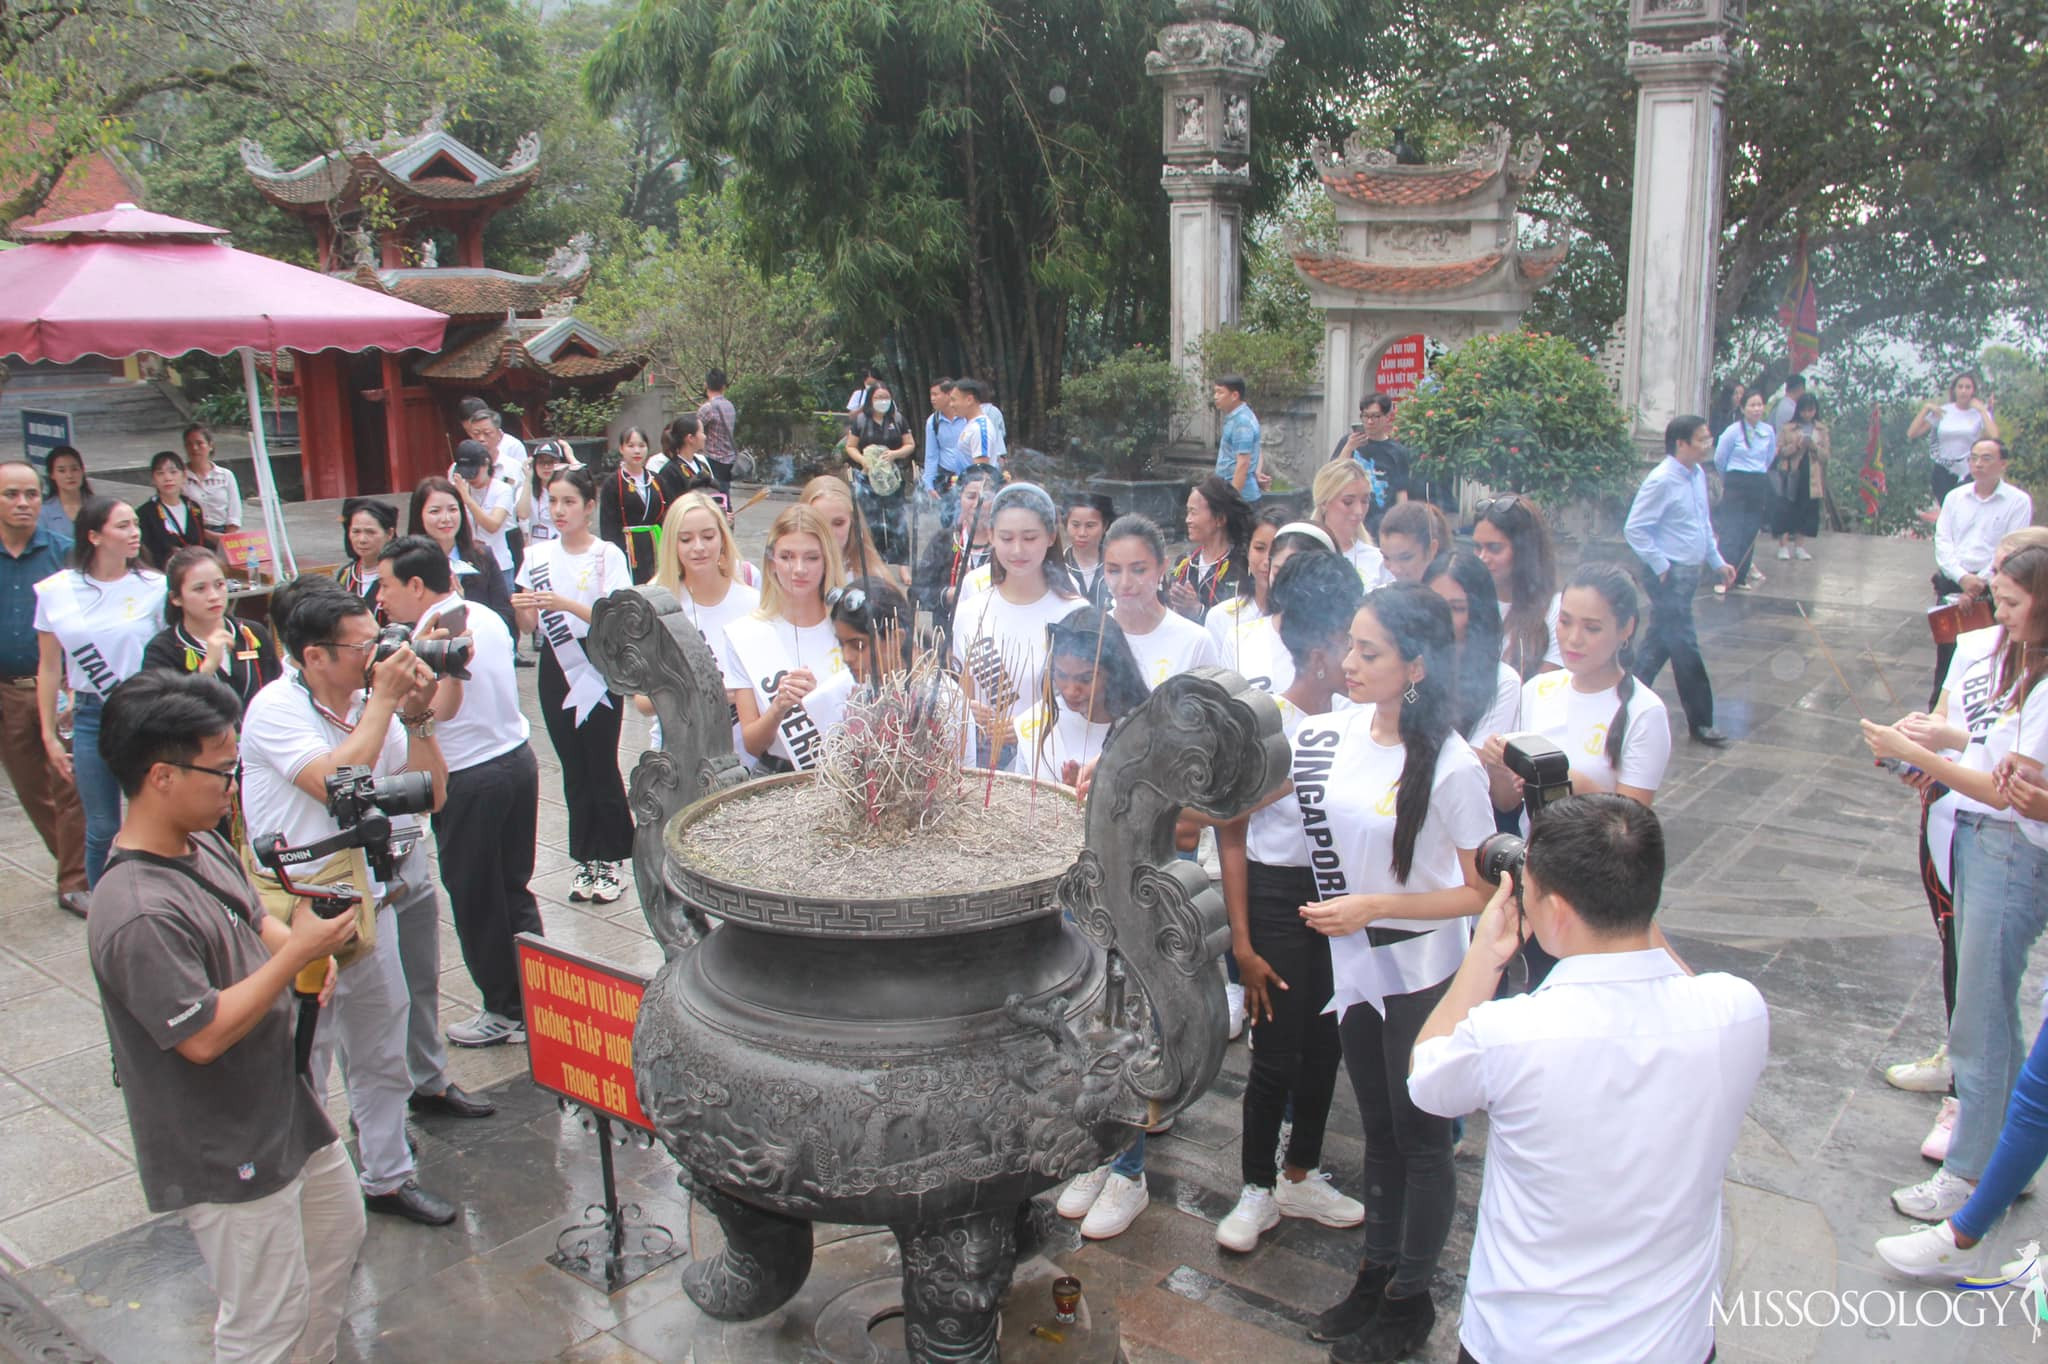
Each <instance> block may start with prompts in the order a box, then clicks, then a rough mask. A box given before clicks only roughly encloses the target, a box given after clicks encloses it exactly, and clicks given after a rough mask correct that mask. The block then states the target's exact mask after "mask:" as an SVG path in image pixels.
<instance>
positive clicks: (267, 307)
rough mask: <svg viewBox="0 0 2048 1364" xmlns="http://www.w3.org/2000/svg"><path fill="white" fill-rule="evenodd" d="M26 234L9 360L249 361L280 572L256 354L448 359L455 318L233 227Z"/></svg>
mask: <svg viewBox="0 0 2048 1364" xmlns="http://www.w3.org/2000/svg"><path fill="white" fill-rule="evenodd" d="M22 230H23V232H25V233H30V234H34V235H36V236H39V237H43V238H45V239H46V240H44V241H38V242H35V243H33V244H31V245H28V246H22V247H18V248H16V249H15V250H12V251H4V252H0V356H5V355H18V356H20V357H22V358H23V359H24V360H30V361H34V360H54V361H58V362H65V361H71V360H77V359H80V358H82V357H84V356H88V355H102V356H106V357H107V358H109V359H119V358H121V357H123V356H128V355H133V354H135V353H136V352H138V351H151V352H154V353H155V354H158V355H166V356H170V355H183V354H185V353H186V352H188V351H195V350H196V351H204V352H205V353H207V354H208V355H226V354H227V353H228V352H230V351H240V352H241V355H242V381H243V383H244V384H245V385H246V386H247V388H248V391H249V414H250V431H249V448H250V450H251V451H252V452H253V453H254V455H255V459H256V482H257V486H258V489H259V490H260V492H261V495H262V501H263V524H264V528H265V529H266V530H267V531H268V532H269V533H270V542H271V546H272V552H273V554H274V555H275V556H276V559H277V567H278V571H279V573H280V574H286V573H291V572H296V571H297V564H296V562H295V561H294V559H293V557H292V552H291V544H290V542H289V541H288V540H286V538H285V534H284V516H283V511H282V508H281V506H280V504H279V499H278V493H277V483H276V480H275V479H273V478H272V476H271V472H270V457H269V450H268V447H267V446H266V445H265V443H264V439H263V420H262V413H263V406H262V401H261V395H260V393H259V390H258V387H257V382H256V354H255V353H256V352H257V351H259V350H266V351H275V350H283V349H289V350H301V351H322V350H343V351H364V350H372V349H374V350H387V351H398V350H438V349H439V348H440V346H441V340H442V332H443V329H444V328H445V327H446V326H447V322H448V319H447V317H446V315H444V314H442V313H437V312H435V311H434V310H433V309H431V308H422V307H420V306H418V305H417V304H413V303H407V302H405V301H403V300H402V299H396V298H392V297H390V296H388V295H385V294H380V293H376V292H374V291H372V290H369V289H364V288H361V287H359V286H357V285H354V284H350V283H349V282H348V281H346V280H338V279H334V278H332V277H330V276H327V275H322V274H317V273H315V272H314V271H311V270H303V269H300V268H299V267H298V266H296V265H288V264H286V263H285V262H283V261H279V260H272V259H270V258H269V257H268V256H258V255H254V254H251V253H250V252H247V251H237V250H236V249H235V248H233V247H231V246H229V245H227V244H226V243H225V242H224V241H222V240H221V238H222V237H224V236H226V235H227V234H226V233H225V232H224V231H223V230H222V229H220V228H217V227H208V226H206V225H205V224H203V223H193V222H186V221H185V220H184V219H182V218H171V217H167V216H165V215H164V214H161V213H150V212H147V211H145V210H143V209H139V208H137V207H136V206H135V205H133V204H117V205H115V206H114V207H113V208H111V209H109V210H107V211H106V212H103V213H89V214H86V215H85V216H83V217H78V218H66V219H64V220H63V221H61V222H54V223H45V224H44V225H43V226H41V227H30V228H24V229H22Z"/></svg>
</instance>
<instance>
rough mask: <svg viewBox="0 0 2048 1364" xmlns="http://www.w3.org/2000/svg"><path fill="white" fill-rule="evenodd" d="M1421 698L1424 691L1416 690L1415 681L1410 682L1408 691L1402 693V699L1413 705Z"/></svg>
mask: <svg viewBox="0 0 2048 1364" xmlns="http://www.w3.org/2000/svg"><path fill="white" fill-rule="evenodd" d="M1421 699H1422V693H1421V692H1419V691H1417V690H1415V684H1414V683H1413V682H1410V683H1409V684H1408V690H1407V691H1404V692H1402V693H1401V700H1402V701H1403V702H1405V703H1406V704H1408V705H1411V706H1412V705H1414V704H1415V703H1416V702H1417V701H1420V700H1421Z"/></svg>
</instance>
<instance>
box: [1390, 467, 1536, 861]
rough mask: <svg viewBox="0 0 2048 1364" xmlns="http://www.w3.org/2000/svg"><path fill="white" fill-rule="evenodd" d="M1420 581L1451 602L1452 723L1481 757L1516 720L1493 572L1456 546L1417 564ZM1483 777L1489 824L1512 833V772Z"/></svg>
mask: <svg viewBox="0 0 2048 1364" xmlns="http://www.w3.org/2000/svg"><path fill="white" fill-rule="evenodd" d="M1402 505H1403V506H1406V505H1407V504H1406V503H1403V504H1402ZM1396 510H1399V508H1396ZM1388 515H1389V516H1391V515H1393V513H1392V512H1389V513H1388ZM1422 585H1423V586H1424V587H1427V588H1428V589H1429V590H1430V591H1432V592H1434V593H1436V594H1437V595H1438V596H1439V597H1442V598H1443V599H1444V602H1445V604H1446V605H1448V606H1449V607H1450V608H1451V631H1452V634H1453V635H1454V636H1455V637H1456V639H1457V641H1458V647H1457V660H1456V663H1455V664H1454V668H1455V672H1456V680H1455V682H1454V683H1453V685H1452V687H1451V695H1452V698H1453V704H1454V707H1455V717H1456V718H1455V721H1454V723H1455V724H1456V726H1457V730H1458V733H1460V734H1462V735H1464V736H1465V742H1467V743H1469V744H1471V745H1472V747H1473V748H1474V749H1475V750H1476V751H1478V752H1479V753H1480V754H1481V755H1482V760H1483V757H1484V754H1485V752H1486V749H1487V741H1488V740H1489V739H1491V738H1493V736H1494V735H1496V734H1512V733H1514V732H1515V730H1516V729H1517V728H1518V727H1519V726H1520V725H1521V722H1522V675H1521V674H1520V673H1518V672H1516V671H1515V670H1514V669H1513V668H1511V667H1509V666H1508V665H1507V664H1506V663H1505V662H1503V661H1502V660H1501V656H1500V599H1499V598H1498V597H1496V596H1495V595H1494V593H1493V575H1492V574H1490V573H1488V572H1487V571H1486V565H1485V564H1484V563H1482V562H1481V561H1480V558H1479V556H1478V555H1476V554H1474V553H1473V552H1472V551H1471V550H1468V549H1461V550H1458V551H1456V552H1455V553H1451V554H1445V555H1442V556H1440V557H1438V558H1436V559H1434V560H1432V561H1431V562H1430V564H1429V566H1428V567H1427V568H1426V569H1424V570H1423V576H1422ZM1486 782H1487V786H1488V788H1489V791H1490V794H1491V795H1492V798H1493V804H1494V810H1495V818H1494V823H1495V825H1496V826H1497V827H1498V828H1499V829H1500V831H1501V832H1502V833H1514V832H1515V831H1517V830H1518V829H1519V828H1520V827H1521V823H1520V812H1519V811H1518V810H1517V809H1516V808H1515V802H1516V801H1517V800H1518V799H1519V798H1520V787H1519V786H1518V785H1517V784H1516V782H1515V776H1514V774H1513V773H1512V772H1510V771H1508V770H1507V768H1506V767H1505V766H1502V765H1501V764H1499V763H1497V762H1489V763H1487V765H1486Z"/></svg>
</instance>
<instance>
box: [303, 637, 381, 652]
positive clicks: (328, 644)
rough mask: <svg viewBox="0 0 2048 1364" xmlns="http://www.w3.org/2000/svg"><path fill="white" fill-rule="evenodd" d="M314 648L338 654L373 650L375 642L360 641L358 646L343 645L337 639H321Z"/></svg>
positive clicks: (372, 640)
mask: <svg viewBox="0 0 2048 1364" xmlns="http://www.w3.org/2000/svg"><path fill="white" fill-rule="evenodd" d="M314 647H315V648H320V649H333V650H335V651H336V652H339V651H340V650H343V649H374V648H376V647H377V641H376V640H374V639H366V640H364V641H362V642H361V643H360V644H343V643H342V642H341V641H340V640H338V639H323V640H321V641H320V643H319V644H317V645H315V646H314Z"/></svg>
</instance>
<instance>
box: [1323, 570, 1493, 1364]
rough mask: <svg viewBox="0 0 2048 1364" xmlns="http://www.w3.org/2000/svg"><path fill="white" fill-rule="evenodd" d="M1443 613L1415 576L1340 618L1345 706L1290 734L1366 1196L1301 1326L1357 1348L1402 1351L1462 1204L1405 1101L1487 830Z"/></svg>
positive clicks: (1414, 1343)
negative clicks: (1456, 717)
mask: <svg viewBox="0 0 2048 1364" xmlns="http://www.w3.org/2000/svg"><path fill="white" fill-rule="evenodd" d="M1454 644H1455V640H1454V637H1453V635H1452V631H1451V609H1450V607H1449V605H1448V604H1446V603H1445V601H1444V599H1443V598H1442V597H1440V596H1438V595H1437V594H1436V593H1434V592H1431V591H1430V590H1429V589H1428V588H1426V587H1420V586H1416V585H1413V584H1409V583H1401V584H1397V585H1396V586H1393V587H1385V588H1381V589H1380V590H1379V591H1377V592H1374V593H1372V594H1371V595H1370V596H1368V597H1367V598H1366V600H1365V605H1364V606H1363V607H1361V608H1360V609H1359V612H1358V614H1357V615H1356V616H1355V617H1354V618H1353V619H1352V623H1351V651H1350V652H1349V653H1348V654H1346V655H1345V658H1344V679H1345V684H1346V688H1347V691H1348V693H1349V695H1350V697H1351V700H1352V702H1353V705H1352V707H1351V708H1350V709H1346V710H1342V711H1336V712H1333V713H1332V714H1330V715H1328V716H1323V717H1318V718H1316V719H1314V720H1305V721H1303V722H1302V725H1301V728H1300V729H1298V730H1297V731H1296V732H1295V735H1294V795H1295V800H1296V802H1297V804H1298V805H1299V807H1300V811H1301V816H1302V827H1303V830H1304V832H1305V834H1306V836H1307V838H1308V842H1309V848H1310V865H1311V867H1312V868H1313V869H1314V871H1315V876H1316V890H1317V893H1318V894H1319V895H1320V896H1321V897H1322V898H1321V899H1320V900H1318V901H1317V902H1316V903H1314V904H1310V905H1306V906H1304V907H1303V909H1302V911H1301V913H1302V917H1303V919H1305V920H1306V921H1307V922H1308V925H1309V927H1311V928H1313V929H1315V930H1316V931H1317V932H1319V933H1322V934H1324V935H1325V936H1327V937H1328V938H1329V939H1330V958H1331V968H1332V969H1331V974H1332V978H1333V981H1334V987H1335V991H1334V993H1335V1000H1336V1007H1337V1010H1338V1015H1339V1018H1340V1020H1341V1021H1340V1022H1339V1024H1338V1028H1339V1031H1340V1033H1341V1035H1342V1038H1343V1043H1344V1064H1345V1069H1346V1070H1348V1071H1349V1072H1350V1075H1351V1085H1352V1088H1353V1090H1354V1091H1355V1092H1356V1094H1357V1096H1358V1111H1359V1116H1360V1118H1361V1120H1362V1122H1363V1125H1364V1128H1365V1179H1364V1187H1366V1188H1367V1189H1370V1190H1372V1191H1373V1199H1372V1204H1371V1207H1370V1209H1369V1216H1368V1217H1367V1219H1366V1227H1365V1255H1364V1259H1363V1263H1362V1264H1361V1266H1360V1268H1359V1273H1358V1278H1357V1281H1356V1282H1355V1284H1354V1285H1353V1287H1352V1290H1351V1292H1350V1294H1349V1295H1348V1296H1347V1297H1346V1298H1345V1299H1344V1300H1343V1301H1342V1302H1340V1303H1338V1304H1337V1305H1336V1306H1334V1307H1332V1308H1331V1309H1330V1310H1329V1311H1327V1312H1325V1313H1323V1314H1322V1316H1321V1317H1319V1318H1318V1319H1317V1321H1316V1323H1315V1325H1314V1327H1313V1328H1312V1330H1311V1334H1312V1335H1313V1336H1315V1337H1318V1338H1322V1339H1334V1338H1338V1337H1341V1336H1346V1335H1350V1334H1352V1333H1353V1332H1358V1333H1359V1336H1358V1340H1359V1343H1360V1344H1361V1345H1362V1346H1363V1349H1362V1350H1361V1351H1360V1353H1359V1357H1360V1358H1366V1359H1400V1358H1404V1357H1406V1356H1407V1355H1409V1354H1411V1353H1413V1352H1414V1351H1415V1350H1417V1349H1418V1348H1419V1347H1420V1346H1421V1344H1422V1342H1423V1341H1424V1340H1425V1339H1426V1338H1427V1337H1428V1334H1429V1329H1430V1326H1431V1324H1432V1323H1433V1322H1434V1321H1435V1319H1436V1309H1435V1305H1434V1304H1433V1302H1432V1301H1431V1299H1430V1296H1429V1283H1430V1279H1431V1277H1432V1276H1433V1275H1434V1274H1435V1272H1436V1266H1437V1259H1438V1257H1439V1256H1440V1255H1441V1254H1442V1252H1443V1246H1444V1241H1445V1239H1446V1238H1447V1237H1448V1236H1449V1234H1450V1229H1451V1217H1452V1214H1453V1213H1454V1212H1455V1211H1456V1208H1457V1174H1456V1171H1455V1170H1454V1169H1453V1167H1452V1165H1451V1144H1452V1136H1451V1122H1450V1119H1448V1118H1439V1117H1436V1116H1434V1115H1432V1114H1429V1113H1425V1112H1423V1111H1422V1110H1421V1109H1419V1108H1417V1107H1416V1106H1415V1104H1414V1102H1413V1101H1412V1100H1411V1099H1410V1098H1409V1097H1408V1054H1409V1052H1410V1051H1411V1050H1413V1048H1414V1046H1415V1038H1416V1035H1417V1034H1418V1033H1420V1032H1421V1030H1422V1025H1423V1022H1424V1020H1425V1019H1427V1018H1428V1016H1429V1012H1430V1010H1431V1009H1433V1008H1435V1007H1436V1004H1437V1001H1438V1000H1440V999H1441V998H1443V994H1444V991H1445V989H1446V988H1447V987H1448V985H1449V982H1450V979H1451V977H1452V976H1453V975H1454V974H1455V973H1456V972H1457V969H1458V964H1459V962H1460V961H1462V960H1463V958H1464V955H1465V946H1466V942H1467V939H1468V937H1469V935H1470V931H1471V917H1472V916H1473V915H1476V914H1477V913H1479V911H1480V910H1481V909H1482V908H1483V907H1484V906H1485V904H1486V899H1487V895H1488V891H1489V888H1488V887H1487V885H1486V883H1485V882H1484V881H1483V880H1481V879H1480V875H1479V868H1478V864H1477V861H1476V856H1475V855H1476V853H1477V851H1478V848H1479V844H1480V843H1481V842H1482V841H1483V840H1484V839H1485V838H1486V837H1487V836H1488V835H1489V834H1491V833H1493V831H1494V824H1493V809H1492V805H1491V803H1490V802H1489V800H1488V799H1487V787H1486V771H1485V769H1484V768H1483V767H1482V766H1481V765H1480V762H1479V758H1478V755H1476V754H1475V753H1473V751H1472V748H1471V746H1470V745H1469V744H1467V743H1466V742H1465V740H1464V739H1463V738H1461V737H1460V736H1459V734H1458V732H1457V730H1456V728H1455V727H1454V726H1453V724H1452V719H1453V713H1454V712H1453V703H1452V693H1451V688H1450V685H1449V678H1450V677H1451V673H1452V665H1451V656H1452V650H1453V648H1454Z"/></svg>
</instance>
